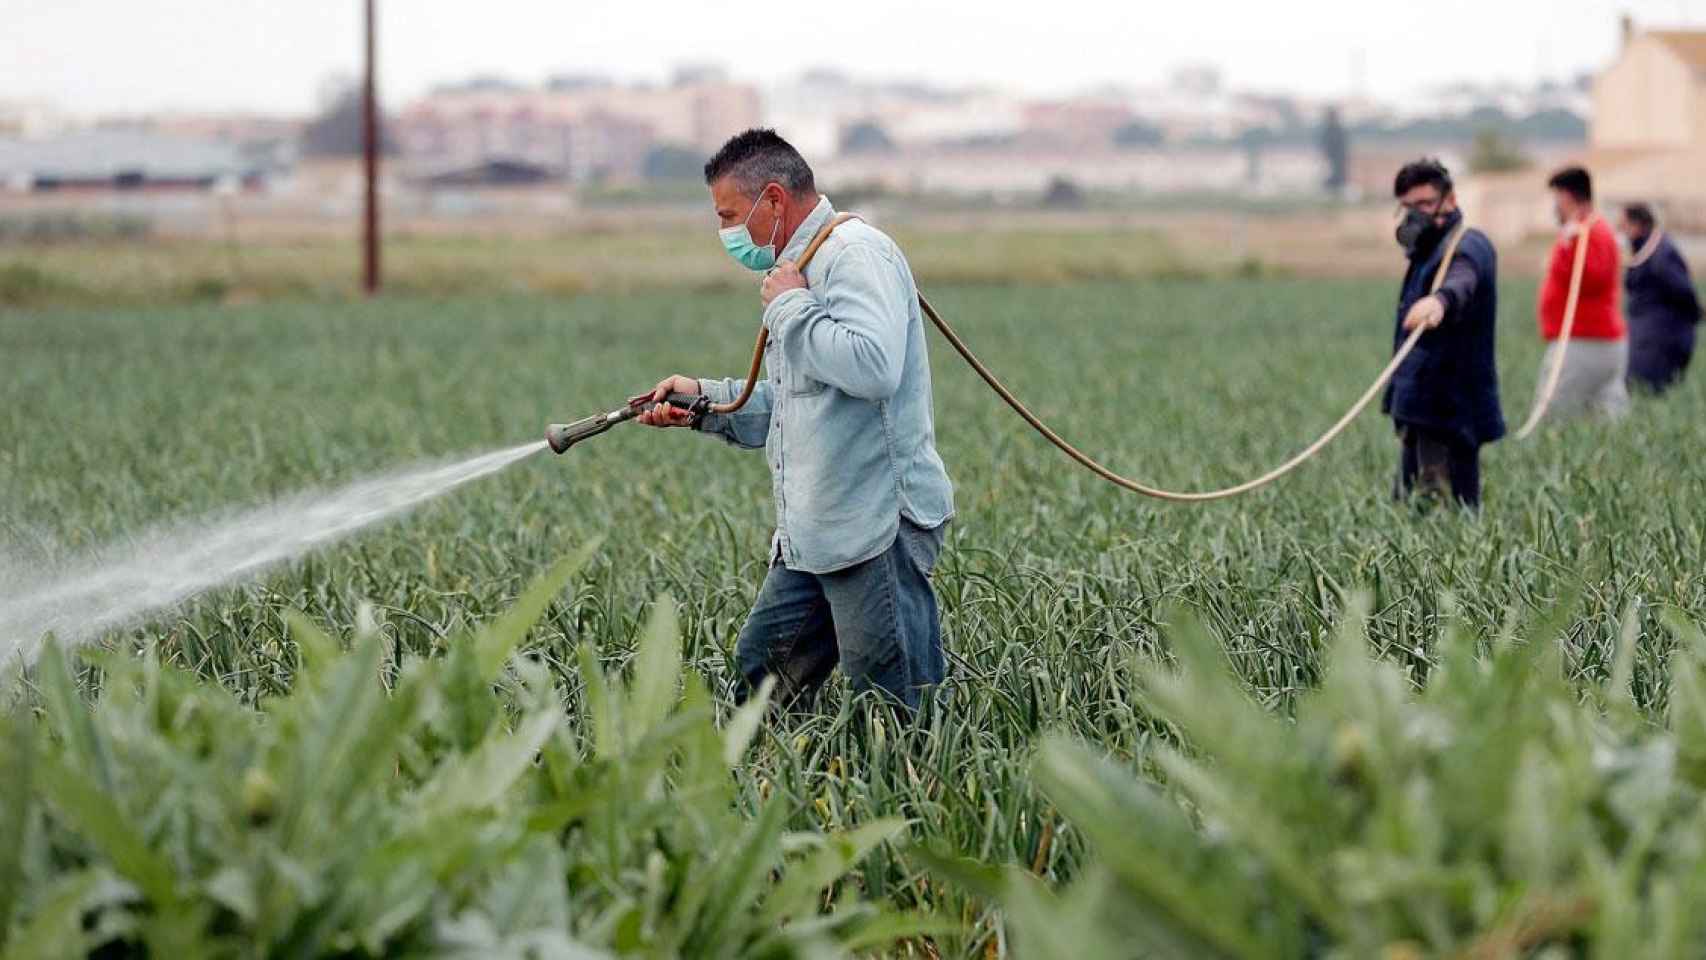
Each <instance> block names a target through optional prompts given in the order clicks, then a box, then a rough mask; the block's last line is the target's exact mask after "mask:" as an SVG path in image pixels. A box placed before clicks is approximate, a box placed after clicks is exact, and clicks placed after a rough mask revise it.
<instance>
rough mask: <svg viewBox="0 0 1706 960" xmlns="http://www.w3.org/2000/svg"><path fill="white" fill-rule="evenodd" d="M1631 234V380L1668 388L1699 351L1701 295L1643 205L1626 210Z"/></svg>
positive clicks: (1627, 284) (1627, 282)
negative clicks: (1697, 330) (1697, 328)
mask: <svg viewBox="0 0 1706 960" xmlns="http://www.w3.org/2000/svg"><path fill="white" fill-rule="evenodd" d="M1619 226H1620V227H1621V228H1622V230H1623V234H1624V236H1627V237H1628V238H1629V246H1630V250H1631V253H1630V257H1629V266H1628V269H1627V271H1626V272H1625V273H1624V275H1623V288H1624V290H1625V291H1626V292H1627V293H1628V303H1627V304H1626V305H1625V307H1624V313H1625V314H1627V315H1628V319H1629V384H1630V385H1631V386H1635V385H1637V384H1639V385H1642V386H1645V387H1647V388H1648V389H1651V390H1653V391H1654V392H1661V393H1662V392H1663V391H1664V389H1665V388H1666V387H1669V386H1670V385H1671V384H1674V383H1675V382H1677V381H1678V380H1680V379H1682V374H1683V372H1684V371H1686V370H1687V369H1688V361H1689V359H1690V358H1691V357H1692V356H1693V355H1694V325H1695V324H1696V323H1698V322H1700V295H1699V293H1698V292H1697V291H1696V290H1695V289H1694V280H1693V278H1691V277H1690V276H1689V275H1688V264H1687V262H1685V261H1684V260H1683V259H1682V253H1681V251H1679V250H1677V249H1676V244H1674V243H1671V241H1670V238H1669V237H1667V236H1665V234H1664V231H1663V230H1660V229H1659V228H1658V224H1657V222H1656V221H1655V219H1654V217H1653V211H1652V209H1651V208H1650V207H1648V206H1647V205H1646V204H1644V203H1632V204H1630V205H1629V206H1627V207H1624V208H1623V222H1622V223H1621V224H1619Z"/></svg>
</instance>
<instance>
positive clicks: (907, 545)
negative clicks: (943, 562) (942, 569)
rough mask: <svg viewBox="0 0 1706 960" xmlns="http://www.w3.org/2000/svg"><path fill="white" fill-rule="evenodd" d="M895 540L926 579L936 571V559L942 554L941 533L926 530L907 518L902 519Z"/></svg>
mask: <svg viewBox="0 0 1706 960" xmlns="http://www.w3.org/2000/svg"><path fill="white" fill-rule="evenodd" d="M895 540H896V542H897V543H899V544H900V549H901V552H902V553H903V554H905V556H906V559H907V560H908V561H910V562H911V563H912V565H913V567H915V568H917V570H918V572H919V573H921V574H923V575H924V576H925V577H928V576H930V574H931V573H933V572H935V570H936V558H937V557H938V556H939V555H940V554H941V552H942V542H941V531H939V530H926V529H924V528H923V527H920V526H919V525H917V524H915V523H913V522H912V521H911V520H908V519H906V518H905V517H901V518H900V530H898V531H897V532H896V533H895Z"/></svg>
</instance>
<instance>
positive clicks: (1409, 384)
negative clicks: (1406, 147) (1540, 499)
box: [1381, 159, 1505, 507]
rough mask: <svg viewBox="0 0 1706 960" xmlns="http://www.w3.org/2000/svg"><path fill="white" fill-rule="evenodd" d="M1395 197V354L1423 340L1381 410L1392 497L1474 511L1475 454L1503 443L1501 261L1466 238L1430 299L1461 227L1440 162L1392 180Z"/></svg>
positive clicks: (1479, 241)
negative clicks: (1498, 319) (1496, 350)
mask: <svg viewBox="0 0 1706 960" xmlns="http://www.w3.org/2000/svg"><path fill="white" fill-rule="evenodd" d="M1392 192H1393V195H1394V196H1396V197H1397V199H1398V203H1399V209H1400V211H1401V213H1402V219H1401V221H1400V222H1399V225H1398V229H1397V238H1398V243H1399V245H1400V246H1402V247H1403V248H1404V253H1405V255H1406V256H1407V257H1408V259H1409V269H1407V270H1406V271H1405V273H1404V283H1403V286H1402V288H1401V289H1400V290H1399V294H1398V310H1397V314H1396V318H1395V319H1396V326H1395V329H1394V331H1393V341H1392V342H1393V350H1394V352H1396V350H1397V348H1398V346H1400V345H1402V344H1403V342H1404V341H1405V340H1407V339H1409V336H1410V334H1411V332H1412V331H1414V330H1416V329H1418V328H1421V329H1423V330H1426V331H1427V332H1426V333H1424V334H1422V337H1421V339H1420V340H1419V341H1417V343H1416V348H1415V350H1413V351H1411V353H1410V355H1409V357H1408V358H1406V359H1405V360H1404V363H1403V364H1402V365H1400V366H1399V368H1398V370H1397V372H1396V373H1394V374H1393V376H1392V382H1391V384H1389V385H1388V386H1387V388H1386V398H1385V401H1384V402H1383V403H1382V405H1381V409H1382V410H1383V411H1384V412H1385V413H1386V414H1388V415H1389V416H1391V417H1392V423H1393V426H1394V427H1395V428H1396V429H1397V432H1398V437H1399V440H1400V441H1401V443H1402V444H1403V452H1402V455H1401V456H1400V458H1399V468H1398V479H1397V482H1396V484H1395V485H1394V489H1393V495H1394V496H1395V497H1398V498H1405V497H1408V496H1410V495H1411V494H1412V493H1415V492H1418V491H1420V492H1421V493H1423V494H1426V495H1429V496H1433V497H1439V498H1443V497H1444V496H1445V495H1447V494H1448V493H1449V495H1450V496H1452V497H1454V498H1455V499H1456V500H1457V502H1458V503H1461V504H1463V505H1464V506H1468V507H1478V506H1480V503H1481V447H1482V445H1483V444H1487V443H1492V442H1493V441H1495V440H1498V439H1499V438H1500V437H1503V436H1504V435H1505V418H1504V412H1503V411H1502V410H1501V409H1500V407H1499V374H1498V370H1497V368H1496V367H1495V366H1494V362H1493V339H1494V338H1493V333H1494V326H1493V324H1494V319H1495V315H1496V314H1497V313H1498V254H1497V252H1496V251H1495V250H1494V249H1493V244H1492V241H1490V240H1488V239H1487V235H1486V234H1484V233H1482V232H1481V231H1479V230H1472V229H1467V228H1465V229H1464V232H1463V238H1462V240H1461V241H1459V243H1458V246H1457V250H1456V253H1455V254H1454V255H1453V257H1452V260H1451V263H1450V265H1449V266H1447V268H1446V273H1445V281H1444V283H1443V284H1441V286H1440V288H1439V290H1438V291H1437V292H1430V291H1431V290H1432V287H1433V282H1434V276H1435V274H1436V273H1437V272H1438V270H1439V268H1440V261H1441V260H1442V259H1444V256H1445V253H1446V249H1447V247H1448V246H1449V245H1450V238H1451V237H1452V235H1453V234H1454V233H1456V232H1457V231H1458V229H1459V228H1460V227H1462V224H1463V211H1461V210H1460V209H1458V206H1457V195H1456V193H1455V192H1454V190H1453V186H1452V181H1451V174H1450V172H1449V171H1447V170H1446V168H1445V167H1444V165H1442V164H1441V163H1440V162H1439V161H1438V160H1432V159H1426V160H1418V161H1416V162H1414V163H1410V164H1407V165H1405V166H1404V168H1403V169H1401V170H1399V171H1398V176H1397V177H1396V179H1395V180H1394V182H1393V186H1392Z"/></svg>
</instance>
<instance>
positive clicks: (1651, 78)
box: [0, 18, 1706, 239]
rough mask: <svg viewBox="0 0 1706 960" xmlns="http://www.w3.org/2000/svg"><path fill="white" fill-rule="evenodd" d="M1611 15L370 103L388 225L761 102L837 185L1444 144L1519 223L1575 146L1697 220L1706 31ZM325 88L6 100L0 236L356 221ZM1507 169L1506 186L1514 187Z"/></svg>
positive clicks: (693, 71)
mask: <svg viewBox="0 0 1706 960" xmlns="http://www.w3.org/2000/svg"><path fill="white" fill-rule="evenodd" d="M1606 27H1607V29H1619V28H1620V29H1621V30H1622V31H1623V38H1622V39H1623V42H1622V47H1621V53H1620V55H1619V56H1618V58H1617V59H1616V61H1615V62H1613V63H1608V64H1606V65H1605V66H1604V69H1603V70H1601V71H1600V72H1598V73H1596V74H1584V75H1582V76H1579V77H1577V78H1575V79H1574V80H1572V81H1570V82H1568V83H1545V84H1540V85H1536V86H1532V87H1519V86H1514V85H1513V86H1501V87H1476V86H1468V85H1459V86H1454V87H1449V88H1445V89H1436V90H1427V91H1420V92H1418V93H1417V95H1416V96H1415V97H1414V98H1413V99H1412V100H1409V101H1406V102H1402V103H1395V102H1378V101H1376V100H1374V99H1371V98H1368V97H1366V96H1361V95H1351V96H1346V97H1341V98H1336V99H1330V100H1329V99H1306V98H1300V97H1297V96H1291V95H1285V94H1279V93H1272V92H1263V91H1250V90H1238V89H1233V88H1231V87H1229V86H1228V85H1227V83H1226V82H1225V81H1224V79H1223V77H1222V75H1221V73H1220V72H1219V71H1218V70H1216V69H1215V68H1213V67H1210V66H1195V67H1187V68H1183V69H1179V70H1177V71H1175V72H1174V73H1173V75H1172V76H1171V77H1170V78H1169V79H1168V80H1167V81H1166V82H1165V83H1163V84H1161V85H1158V86H1154V87H1150V88H1137V87H1127V86H1120V85H1118V84H1109V85H1107V86H1105V87H1103V88H1100V89H1094V90H1086V91H1084V92H1082V93H1080V94H1078V95H1076V96H1070V97H1065V98H1059V99H1031V98H1025V97H1021V96H1015V95H1012V94H1010V93H1007V92H1004V91H1000V90H994V89H983V88H950V87H938V86H929V85H923V84H918V83H908V82H891V81H886V80H884V79H882V78H876V77H861V76H853V75H848V74H845V73H841V72H836V71H832V70H816V71H812V72H808V73H806V74H804V75H803V76H799V77H795V78H792V79H791V80H790V81H789V82H787V83H785V84H780V85H778V86H776V87H774V88H768V89H760V88H759V87H756V86H754V85H752V84H750V83H746V82H742V81H740V80H738V79H735V78H733V77H731V76H730V75H729V74H728V73H727V72H725V71H724V70H723V69H722V68H720V67H718V66H716V65H709V64H695V65H684V66H682V67H680V68H678V69H677V70H676V71H675V73H674V76H673V77H672V78H671V79H670V80H669V81H668V82H665V83H660V84H656V85H633V84H623V83H617V82H615V81H613V80H611V79H609V78H606V77H601V76H593V75H579V74H564V75H560V76H556V77H552V78H550V79H549V80H548V81H546V82H545V83H543V84H540V85H533V86H524V85H520V84H517V83H514V82H511V81H509V80H507V79H505V78H504V77H501V76H478V77H472V78H467V79H462V80H458V81H456V82H450V83H446V84H444V85H442V86H440V87H438V88H437V89H434V90H432V91H431V92H430V93H428V94H426V95H424V96H421V97H419V98H416V99H413V100H410V101H409V102H403V103H386V104H385V105H384V107H385V115H384V122H383V129H384V137H383V145H384V150H385V155H386V160H385V165H384V174H383V180H382V190H383V194H384V197H385V205H386V212H387V216H388V217H391V218H393V219H392V221H391V222H392V223H396V222H397V220H396V219H395V218H402V220H403V221H404V222H409V221H411V220H418V221H420V222H422V223H430V222H443V223H451V224H454V223H458V222H477V221H479V220H480V219H482V218H488V217H496V218H516V217H520V218H529V217H531V218H535V219H540V220H545V221H549V220H550V219H551V218H553V217H559V218H560V217H562V216H564V215H566V214H569V213H571V212H573V211H575V210H576V209H577V208H579V207H580V206H581V205H582V204H584V203H586V202H588V199H589V198H599V197H604V198H609V197H613V196H622V195H629V196H634V197H639V198H644V199H646V200H647V201H648V202H652V203H656V204H666V203H668V202H669V201H670V200H671V199H672V198H673V199H674V200H675V201H676V202H677V203H679V204H686V203H688V202H689V201H691V202H693V203H695V204H697V203H699V202H701V200H702V195H701V194H700V193H699V185H698V182H697V177H698V174H699V169H700V165H701V164H702V163H703V161H704V159H705V157H706V156H707V155H708V154H709V152H711V151H712V150H714V149H715V148H716V146H717V145H718V144H719V143H721V141H722V140H723V139H724V138H726V137H727V136H728V135H729V134H731V133H733V132H735V131H738V130H740V129H742V128H745V127H749V126H756V125H766V126H773V127H775V128H777V129H778V130H779V131H780V132H782V134H783V135H784V136H786V137H788V138H789V139H790V140H792V141H793V142H794V143H795V144H796V145H797V146H799V147H800V149H801V150H802V151H803V152H804V153H805V154H806V155H807V156H808V157H809V158H810V159H811V160H812V162H813V163H814V166H815V167H816V168H817V169H818V171H819V179H820V182H821V183H822V184H823V185H824V186H825V188H826V190H827V191H828V192H830V193H831V194H832V195H836V194H849V193H851V194H854V195H856V196H858V197H860V198H873V197H885V196H901V197H909V198H932V200H933V202H937V203H940V204H945V205H949V206H952V205H953V204H955V203H959V204H964V205H971V206H976V205H985V206H987V205H990V204H995V205H1001V204H1029V205H1034V206H1040V207H1051V206H1052V207H1062V208H1071V207H1075V206H1077V207H1082V206H1085V205H1090V204H1095V203H1096V202H1098V201H1100V200H1105V199H1108V198H1122V199H1123V200H1124V201H1128V202H1146V201H1147V202H1153V203H1164V202H1166V201H1167V198H1169V197H1175V198H1176V197H1193V198H1200V197H1219V198H1224V199H1231V200H1244V201H1251V200H1257V201H1286V200H1295V201H1300V202H1303V201H1307V202H1311V203H1323V202H1330V203H1338V204H1345V203H1351V204H1354V203H1355V202H1356V201H1358V200H1361V199H1367V200H1369V201H1379V202H1381V203H1385V202H1386V199H1387V192H1388V189H1389V185H1390V182H1391V175H1392V171H1393V170H1394V169H1395V167H1396V166H1397V165H1398V164H1400V163H1401V162H1402V161H1404V160H1406V159H1410V158H1413V157H1415V156H1419V155H1422V154H1435V155H1440V156H1442V157H1443V158H1444V159H1445V160H1446V161H1447V162H1448V163H1449V164H1451V165H1452V166H1453V168H1454V169H1457V170H1460V171H1462V172H1464V173H1465V174H1469V175H1470V176H1469V177H1467V178H1466V179H1465V189H1466V191H1467V192H1469V193H1470V194H1471V195H1472V196H1473V198H1474V202H1476V203H1477V204H1478V205H1479V207H1480V209H1479V215H1480V218H1481V219H1482V220H1483V221H1486V220H1488V219H1489V218H1491V219H1492V220H1494V221H1497V220H1498V218H1500V217H1503V218H1505V219H1507V220H1509V221H1510V223H1509V224H1508V225H1507V226H1508V229H1510V230H1512V231H1518V230H1521V229H1525V228H1527V227H1530V226H1533V225H1535V224H1540V225H1542V226H1543V224H1544V217H1545V212H1546V211H1545V207H1544V204H1543V202H1541V200H1540V199H1537V197H1538V196H1539V195H1538V191H1536V190H1535V189H1534V182H1535V177H1534V175H1533V173H1532V172H1531V171H1532V170H1533V169H1535V168H1541V167H1545V166H1548V165H1552V164H1556V163H1560V162H1563V161H1564V160H1566V159H1572V160H1582V161H1585V162H1588V163H1590V164H1591V165H1592V166H1593V167H1594V168H1595V170H1596V173H1599V174H1600V175H1601V177H1602V178H1603V181H1602V182H1604V183H1605V184H1606V185H1607V188H1608V189H1607V190H1606V193H1607V194H1608V196H1612V197H1618V196H1629V197H1634V196H1640V197H1641V198H1642V199H1647V200H1652V201H1655V202H1658V203H1660V204H1662V205H1664V207H1665V208H1666V210H1667V213H1668V216H1669V217H1670V218H1671V220H1672V221H1673V222H1675V223H1677V224H1679V225H1683V226H1687V227H1691V228H1693V229H1700V228H1702V227H1703V226H1706V176H1702V175H1701V171H1702V170H1706V31H1674V30H1673V31H1647V30H1643V29H1641V28H1639V27H1638V26H1636V25H1635V24H1633V23H1631V22H1630V21H1628V20H1627V18H1625V20H1624V21H1623V22H1622V24H1621V25H1618V24H1607V25H1606ZM319 101H320V107H319V110H318V112H317V114H315V115H312V116H264V115H249V114H230V115H203V114H151V115H139V116H112V117H94V116H76V115H72V114H69V113H66V112H63V111H61V110H59V109H57V108H56V107H55V105H54V104H52V103H41V102H6V101H3V100H0V215H5V216H0V239H6V232H8V231H9V232H10V233H12V234H17V233H20V232H32V231H33V232H35V233H51V232H52V231H53V230H55V229H74V228H73V227H69V226H66V223H67V222H68V221H66V220H65V219H64V218H62V217H58V216H57V214H58V213H60V212H62V211H66V210H90V209H94V210H99V211H103V212H105V213H108V214H112V215H114V216H118V217H130V218H134V220H135V222H134V224H133V225H132V227H133V228H134V229H139V230H140V229H147V230H150V231H152V230H161V231H166V232H185V233H194V232H197V231H204V232H206V231H216V230H218V229H220V226H221V223H222V222H223V219H222V218H229V217H231V216H234V215H238V214H240V215H241V216H242V218H243V220H244V222H245V224H246V225H251V224H259V225H263V226H264V225H267V224H270V225H272V226H273V227H276V228H277V229H279V230H282V231H286V232H288V231H291V230H309V231H311V230H313V229H314V227H315V225H316V224H322V223H327V224H329V223H336V224H340V225H343V224H347V222H348V220H349V218H350V217H351V216H353V215H354V213H355V212H356V211H357V210H358V209H359V204H360V171H359V168H358V165H357V159H356V158H357V156H358V155H359V152H360V147H361V122H360V121H361V117H360V96H359V89H358V88H357V86H356V85H355V84H354V83H353V82H350V81H347V80H345V81H340V80H329V81H327V82H326V84H325V85H324V89H323V90H322V91H321V93H320V98H319ZM1525 171H1530V172H1525ZM1506 182H1509V183H1511V184H1513V185H1519V187H1520V188H1519V189H1518V188H1513V189H1512V190H1510V191H1508V198H1507V196H1506V191H1503V190H1502V188H1501V184H1504V183H1506ZM234 211H235V212H234ZM1495 225H1497V224H1495ZM115 229H124V227H123V225H122V224H121V225H120V226H119V227H117V228H115Z"/></svg>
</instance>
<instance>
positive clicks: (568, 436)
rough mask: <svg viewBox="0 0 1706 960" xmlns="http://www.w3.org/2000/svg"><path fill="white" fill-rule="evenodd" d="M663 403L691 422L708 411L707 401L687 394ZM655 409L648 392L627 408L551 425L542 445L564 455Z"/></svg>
mask: <svg viewBox="0 0 1706 960" xmlns="http://www.w3.org/2000/svg"><path fill="white" fill-rule="evenodd" d="M663 402H664V403H667V404H669V405H670V406H672V407H675V408H676V409H677V410H685V411H687V412H688V413H689V414H691V415H692V417H693V423H694V424H695V425H697V424H698V422H699V418H700V417H703V416H704V415H705V413H706V411H708V410H709V409H710V408H711V401H710V398H708V397H704V396H700V395H698V394H690V393H672V394H670V395H669V397H668V398H666V399H665V400H664V401H663ZM655 406H657V403H656V402H655V401H653V400H652V395H651V394H649V393H644V394H641V395H640V396H638V397H635V398H633V399H632V400H629V401H628V404H627V406H624V407H618V408H616V409H615V410H612V411H610V412H609V413H595V414H593V415H592V416H590V417H583V418H581V419H579V420H576V421H575V422H573V423H553V424H551V425H550V426H548V427H546V428H545V442H546V443H549V444H550V445H551V452H552V453H563V452H565V451H567V450H568V449H569V448H570V447H572V446H574V445H575V444H577V443H579V442H581V441H582V440H585V439H586V438H588V437H596V436H598V435H599V434H601V433H603V432H604V431H606V430H609V429H610V428H611V427H614V426H616V425H617V424H619V423H623V422H626V421H628V420H632V419H634V418H635V417H637V416H639V415H640V414H642V413H645V412H646V411H647V410H650V409H652V408H653V407H655Z"/></svg>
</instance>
